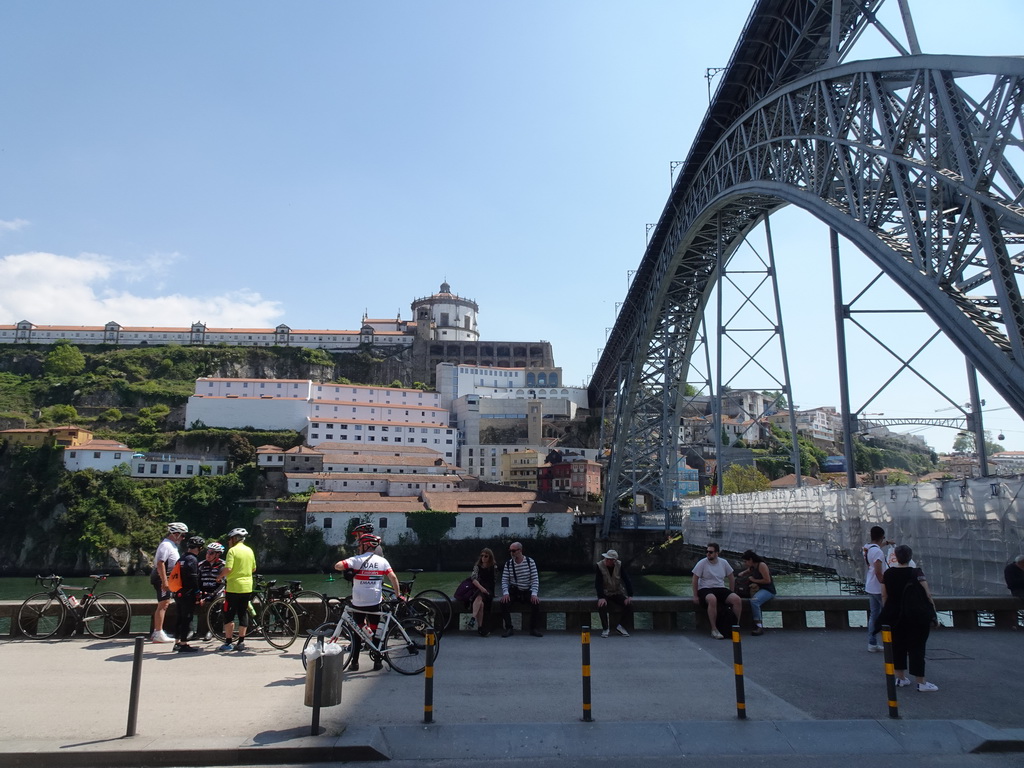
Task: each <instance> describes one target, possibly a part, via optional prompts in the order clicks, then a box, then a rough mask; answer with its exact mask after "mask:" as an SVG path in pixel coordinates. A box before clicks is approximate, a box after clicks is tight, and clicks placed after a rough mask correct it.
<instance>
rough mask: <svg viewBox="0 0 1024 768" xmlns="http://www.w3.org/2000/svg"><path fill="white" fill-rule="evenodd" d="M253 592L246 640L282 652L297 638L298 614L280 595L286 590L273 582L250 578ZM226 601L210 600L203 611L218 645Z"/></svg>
mask: <svg viewBox="0 0 1024 768" xmlns="http://www.w3.org/2000/svg"><path fill="white" fill-rule="evenodd" d="M253 579H254V581H255V587H256V591H255V592H253V596H252V600H251V601H250V603H249V619H250V620H249V628H248V630H246V634H245V637H246V639H247V640H248V639H251V638H257V637H262V638H263V639H264V640H266V641H267V642H268V643H270V644H271V645H272V646H274V647H275V648H277V649H279V650H282V651H283V650H284V649H285V648H287V647H288V646H290V645H291V644H292V643H294V642H295V638H297V637H298V636H299V615H298V614H297V613H296V612H295V608H293V607H292V606H291V605H290V604H289V603H288V602H286V601H285V599H284V596H285V593H286V591H287V587H277V586H275V585H276V584H277V580H276V579H271V580H270V581H264V580H263V578H262V577H260V576H253ZM225 607H226V600H214V601H212V602H211V603H210V604H209V606H207V608H206V625H207V626H208V627H209V628H210V632H212V633H213V635H214V636H215V637H216V638H218V639H219V640H220V641H221V642H224V641H225V640H226V637H225V635H224V608H225Z"/></svg>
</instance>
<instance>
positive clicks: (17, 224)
mask: <svg viewBox="0 0 1024 768" xmlns="http://www.w3.org/2000/svg"><path fill="white" fill-rule="evenodd" d="M28 225H29V222H28V221H26V220H25V219H12V220H11V221H5V220H3V219H0V232H17V231H18V230H19V229H24V228H25V227H27V226H28Z"/></svg>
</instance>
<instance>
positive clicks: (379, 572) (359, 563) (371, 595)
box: [334, 533, 402, 672]
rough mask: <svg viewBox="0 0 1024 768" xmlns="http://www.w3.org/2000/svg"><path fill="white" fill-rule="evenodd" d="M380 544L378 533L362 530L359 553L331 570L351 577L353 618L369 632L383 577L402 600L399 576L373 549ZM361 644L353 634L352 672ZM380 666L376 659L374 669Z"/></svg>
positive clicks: (374, 620)
mask: <svg viewBox="0 0 1024 768" xmlns="http://www.w3.org/2000/svg"><path fill="white" fill-rule="evenodd" d="M379 546H380V537H379V536H374V535H373V534H372V533H364V534H363V535H362V536H360V537H359V543H358V547H359V554H358V555H355V556H353V557H350V558H347V559H345V560H339V561H338V562H337V563H335V565H334V570H336V571H342V572H343V573H344V575H345V578H346V579H351V580H352V607H353V608H354V609H355V610H354V611H353V618H354V619H355V620H356V623H358V624H359V625H360V626H366V627H367V628H368V629H369V631H370V632H371V633H373V632H376V631H377V622H378V620H379V619H380V616H379V615H378V614H379V613H380V602H381V594H382V592H383V589H384V579H385V578H387V580H388V581H390V582H391V586H392V587H394V590H395V594H396V595H398V596H399V598H400V599H402V598H401V585H399V583H398V576H396V575H395V571H394V569H393V568H392V567H391V564H390V563H389V562H388V561H387V560H385V559H384V558H383V557H382V556H381V555H378V554H377V553H376V551H375V550H376V549H377V547H379ZM360 609H361V610H360ZM364 611H365V612H364ZM362 646H363V644H362V642H361V641H360V638H359V636H358V635H356V637H355V638H353V642H352V664H351V665H350V666H349V670H350V671H353V672H354V671H357V670H358V669H359V652H360V650H361V649H362ZM382 666H383V665H382V663H381V661H380V659H379V658H376V659H374V662H373V668H374V669H381V667H382Z"/></svg>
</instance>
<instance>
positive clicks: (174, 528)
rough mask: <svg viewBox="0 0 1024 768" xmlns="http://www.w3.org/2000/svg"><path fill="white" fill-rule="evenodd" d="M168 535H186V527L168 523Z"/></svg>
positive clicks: (181, 524) (180, 524)
mask: <svg viewBox="0 0 1024 768" xmlns="http://www.w3.org/2000/svg"><path fill="white" fill-rule="evenodd" d="M167 532H168V533H188V526H187V525H185V524H184V523H169V524H168V525H167Z"/></svg>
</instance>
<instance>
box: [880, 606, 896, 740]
mask: <svg viewBox="0 0 1024 768" xmlns="http://www.w3.org/2000/svg"><path fill="white" fill-rule="evenodd" d="M882 649H883V650H884V651H885V690H886V693H887V694H888V696H889V717H890V718H891V719H893V720H899V717H900V705H899V702H898V701H897V700H896V668H895V667H894V666H893V658H892V629H890V628H889V625H888V624H883V625H882Z"/></svg>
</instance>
